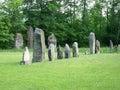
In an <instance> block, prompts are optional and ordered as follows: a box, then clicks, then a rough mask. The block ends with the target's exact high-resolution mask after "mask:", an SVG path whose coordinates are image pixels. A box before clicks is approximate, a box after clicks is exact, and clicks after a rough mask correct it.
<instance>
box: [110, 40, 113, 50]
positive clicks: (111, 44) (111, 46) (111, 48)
mask: <svg viewBox="0 0 120 90" xmlns="http://www.w3.org/2000/svg"><path fill="white" fill-rule="evenodd" d="M112 51H113V42H112V40H110V52H112Z"/></svg>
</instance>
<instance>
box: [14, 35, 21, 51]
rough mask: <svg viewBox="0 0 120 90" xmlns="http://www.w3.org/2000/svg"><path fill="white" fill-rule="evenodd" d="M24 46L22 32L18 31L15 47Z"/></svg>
mask: <svg viewBox="0 0 120 90" xmlns="http://www.w3.org/2000/svg"><path fill="white" fill-rule="evenodd" d="M21 47H23V36H22V34H21V33H16V36H15V48H16V49H20V48H21Z"/></svg>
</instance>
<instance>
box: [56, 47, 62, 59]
mask: <svg viewBox="0 0 120 90" xmlns="http://www.w3.org/2000/svg"><path fill="white" fill-rule="evenodd" d="M57 58H58V59H63V51H62V49H61V46H60V45H59V46H58V48H57Z"/></svg>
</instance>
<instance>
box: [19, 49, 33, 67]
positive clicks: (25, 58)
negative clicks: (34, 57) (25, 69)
mask: <svg viewBox="0 0 120 90" xmlns="http://www.w3.org/2000/svg"><path fill="white" fill-rule="evenodd" d="M30 63H31V62H30V54H29V50H28V48H27V47H25V49H24V52H23V58H22V61H21V62H20V64H21V65H23V64H30Z"/></svg>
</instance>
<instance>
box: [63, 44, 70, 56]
mask: <svg viewBox="0 0 120 90" xmlns="http://www.w3.org/2000/svg"><path fill="white" fill-rule="evenodd" d="M64 52H65V58H69V57H70V47H69V45H68V44H65V51H64Z"/></svg>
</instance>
